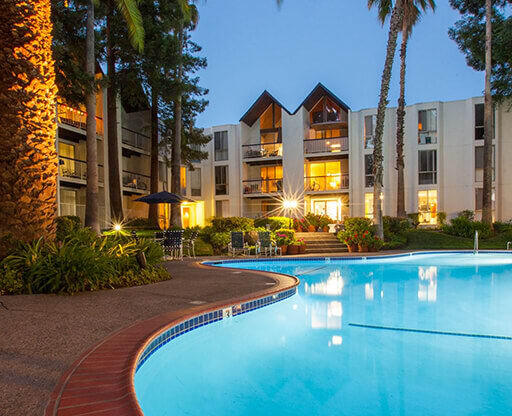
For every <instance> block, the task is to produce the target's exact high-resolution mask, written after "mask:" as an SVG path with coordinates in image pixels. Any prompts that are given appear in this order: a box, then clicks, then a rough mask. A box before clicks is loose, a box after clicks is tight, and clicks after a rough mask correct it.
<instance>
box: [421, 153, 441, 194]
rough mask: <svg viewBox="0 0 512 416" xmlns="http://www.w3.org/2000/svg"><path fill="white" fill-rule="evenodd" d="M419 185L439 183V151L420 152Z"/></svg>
mask: <svg viewBox="0 0 512 416" xmlns="http://www.w3.org/2000/svg"><path fill="white" fill-rule="evenodd" d="M418 183H419V184H420V185H435V184H436V183H437V150H419V151H418Z"/></svg>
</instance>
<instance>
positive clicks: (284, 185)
mask: <svg viewBox="0 0 512 416" xmlns="http://www.w3.org/2000/svg"><path fill="white" fill-rule="evenodd" d="M376 114H377V109H376V108H372V109H364V110H359V111H352V110H351V109H350V108H349V106H348V105H347V104H345V103H344V102H343V101H342V100H341V99H340V98H339V97H337V96H336V95H335V94H334V93H332V92H331V91H330V90H328V89H327V88H326V87H325V86H323V85H322V84H318V85H317V86H316V87H315V88H314V89H313V91H311V93H310V94H309V95H308V96H307V97H306V98H305V99H304V101H303V102H302V103H301V104H300V105H299V106H298V108H297V109H296V110H295V111H293V112H291V111H289V110H288V109H287V108H286V107H285V106H284V105H283V104H281V103H280V102H279V101H278V100H277V99H276V98H274V97H273V96H272V95H271V94H270V93H268V92H267V91H265V92H263V93H262V94H261V95H260V96H259V97H258V98H257V99H256V101H255V102H254V104H253V105H252V106H251V107H250V108H249V109H248V110H247V111H246V113H245V114H244V115H243V116H242V118H241V119H240V122H239V123H238V124H231V125H222V126H215V127H211V128H208V129H206V133H207V134H210V135H211V137H212V141H211V142H210V143H209V144H208V146H207V149H206V150H208V153H209V157H208V159H206V160H204V161H202V162H201V163H198V164H197V166H196V169H195V170H194V172H195V173H193V172H187V179H190V180H189V182H191V181H192V178H190V176H191V175H194V177H195V179H193V182H194V183H195V184H196V187H195V195H193V194H192V192H191V191H192V189H189V188H187V196H190V197H191V198H194V197H196V198H197V199H200V200H202V201H204V217H205V218H209V217H212V216H232V215H240V216H246V217H259V216H265V215H275V214H279V213H282V212H283V211H282V201H283V199H293V200H297V201H298V206H299V211H300V213H301V214H305V213H307V212H314V213H317V214H327V215H329V216H330V217H332V218H333V219H336V220H341V219H343V218H344V217H346V216H367V217H371V216H372V211H373V176H372V163H373V158H372V152H373V140H374V134H375V121H376ZM395 139H396V109H395V108H388V109H387V111H386V118H385V128H384V137H383V149H384V184H383V185H384V186H383V192H382V195H381V198H382V203H383V212H384V215H396V183H397V173H396V169H395V159H396V148H395ZM493 148H494V167H493V169H494V182H493V187H494V190H493V204H494V217H495V219H497V220H508V219H510V218H512V164H511V163H509V161H508V158H507V155H512V112H507V109H506V108H505V107H498V108H497V109H496V111H495V135H494V145H493ZM404 153H405V202H406V211H407V212H409V213H413V212H418V213H419V214H420V221H421V223H422V224H424V225H434V224H436V222H437V213H438V212H441V211H442V212H446V214H447V215H448V217H449V218H450V217H453V216H454V215H456V214H457V213H458V212H459V211H461V210H464V209H470V210H474V211H475V212H476V214H477V216H478V215H479V214H480V211H481V207H482V176H483V97H474V98H469V99H465V100H458V101H450V102H441V101H436V102H429V103H419V104H414V105H410V106H407V108H406V119H405V146H404ZM197 184H199V185H197ZM198 186H199V188H198ZM197 189H199V191H198V190H197Z"/></svg>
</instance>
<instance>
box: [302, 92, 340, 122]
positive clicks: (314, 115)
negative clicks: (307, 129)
mask: <svg viewBox="0 0 512 416" xmlns="http://www.w3.org/2000/svg"><path fill="white" fill-rule="evenodd" d="M342 112H343V110H342V109H341V108H340V107H339V106H338V105H337V104H336V103H335V102H334V101H332V100H331V99H330V98H327V97H324V98H322V99H321V100H320V101H319V102H318V103H317V104H316V105H315V107H314V108H313V109H312V110H311V113H310V114H311V115H310V117H311V118H310V123H311V124H317V123H329V122H340V121H341V122H344V121H346V113H344V112H343V114H342Z"/></svg>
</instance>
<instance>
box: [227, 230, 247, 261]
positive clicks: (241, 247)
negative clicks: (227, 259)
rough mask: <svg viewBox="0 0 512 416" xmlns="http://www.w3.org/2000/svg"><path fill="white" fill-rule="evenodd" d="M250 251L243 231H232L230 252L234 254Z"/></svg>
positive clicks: (229, 245)
mask: <svg viewBox="0 0 512 416" xmlns="http://www.w3.org/2000/svg"><path fill="white" fill-rule="evenodd" d="M248 251H249V246H248V245H247V244H245V243H244V233H243V231H233V232H232V233H231V242H230V243H229V244H228V252H229V253H231V255H232V256H235V255H236V254H238V253H242V254H246V253H248Z"/></svg>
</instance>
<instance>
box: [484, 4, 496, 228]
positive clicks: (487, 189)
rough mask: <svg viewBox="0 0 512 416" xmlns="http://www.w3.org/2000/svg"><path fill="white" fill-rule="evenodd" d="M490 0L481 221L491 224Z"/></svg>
mask: <svg viewBox="0 0 512 416" xmlns="http://www.w3.org/2000/svg"><path fill="white" fill-rule="evenodd" d="M491 19H492V0H485V98H484V178H483V190H482V191H483V192H482V193H483V201H482V221H483V222H485V223H487V224H489V225H491V226H492V173H493V172H492V170H493V166H492V139H493V136H494V135H493V126H492V118H493V117H492V112H493V108H492V94H491V71H492V62H491V57H492V54H491V49H492V48H491V45H492V21H491Z"/></svg>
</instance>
